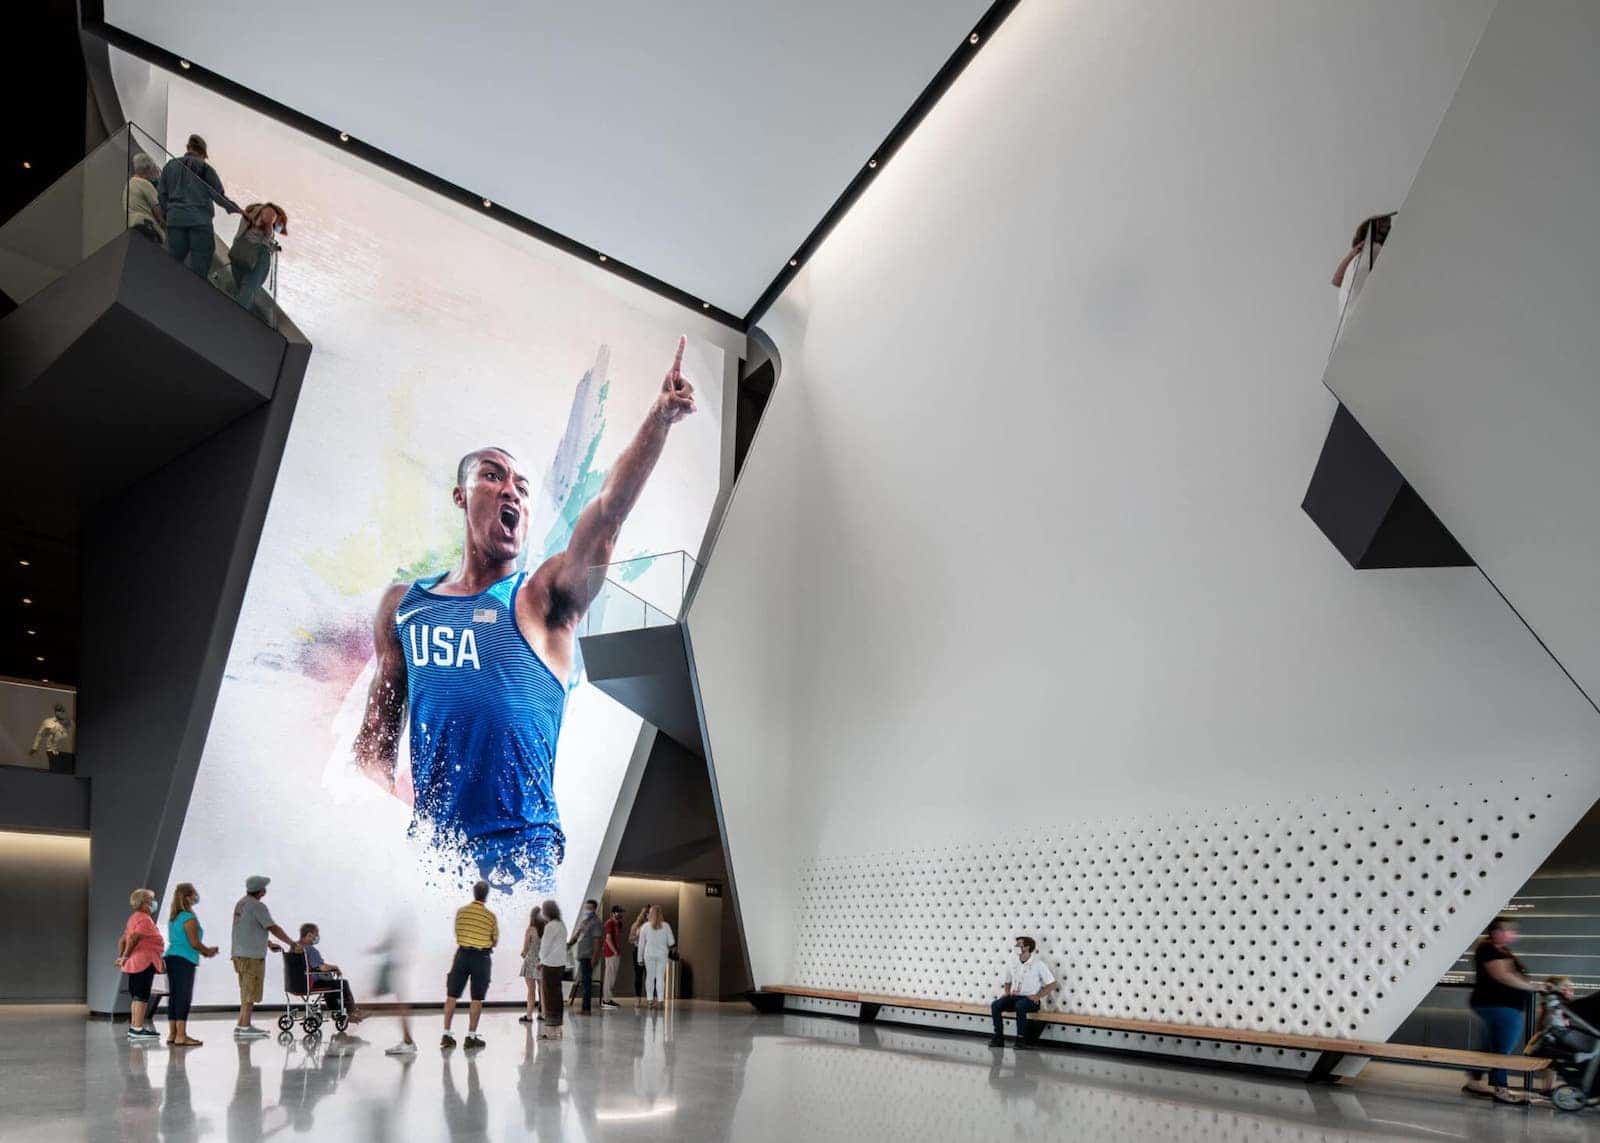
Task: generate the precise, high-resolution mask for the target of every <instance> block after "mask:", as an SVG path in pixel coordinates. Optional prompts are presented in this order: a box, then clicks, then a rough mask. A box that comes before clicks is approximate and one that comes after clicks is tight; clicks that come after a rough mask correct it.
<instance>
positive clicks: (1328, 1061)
mask: <svg viewBox="0 0 1600 1143" xmlns="http://www.w3.org/2000/svg"><path fill="white" fill-rule="evenodd" d="M1343 1062H1344V1053H1343V1052H1323V1053H1322V1055H1320V1056H1318V1057H1317V1062H1316V1063H1314V1064H1312V1065H1311V1071H1310V1072H1308V1073H1307V1074H1306V1082H1307V1083H1332V1082H1333V1081H1334V1079H1335V1078H1336V1077H1335V1076H1334V1074H1333V1069H1334V1068H1336V1067H1338V1066H1339V1065H1340V1064H1341V1063H1343Z"/></svg>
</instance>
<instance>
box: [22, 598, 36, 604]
mask: <svg viewBox="0 0 1600 1143" xmlns="http://www.w3.org/2000/svg"><path fill="white" fill-rule="evenodd" d="M22 602H23V604H24V606H26V605H27V604H30V603H32V602H33V600H31V599H29V598H28V597H27V596H23V597H22Z"/></svg>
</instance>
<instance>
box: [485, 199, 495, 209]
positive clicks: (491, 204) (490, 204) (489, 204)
mask: <svg viewBox="0 0 1600 1143" xmlns="http://www.w3.org/2000/svg"><path fill="white" fill-rule="evenodd" d="M493 205H494V203H492V202H490V201H489V200H488V199H484V200H483V209H484V210H488V209H489V208H490V207H492V206H493Z"/></svg>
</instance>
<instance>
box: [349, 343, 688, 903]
mask: <svg viewBox="0 0 1600 1143" xmlns="http://www.w3.org/2000/svg"><path fill="white" fill-rule="evenodd" d="M687 340H688V339H687V338H684V337H680V338H679V339H678V347H677V352H676V353H674V355H673V358H672V366H671V368H669V369H668V370H667V374H666V377H665V378H664V379H663V381H662V384H661V390H660V392H659V393H658V394H657V395H656V400H655V403H654V405H653V406H652V408H651V410H650V413H649V415H648V416H647V417H646V418H645V420H644V424H643V425H641V426H640V427H639V430H638V432H637V433H635V434H634V437H633V440H632V441H630V442H629V444H628V446H627V447H626V448H625V449H623V450H622V454H621V455H620V456H619V457H618V458H617V461H616V463H615V464H614V465H613V466H612V468H611V471H610V473H609V474H608V475H607V476H606V479H605V483H604V484H603V485H602V486H601V488H600V491H599V493H598V494H597V495H596V496H595V498H594V499H593V500H591V501H590V502H589V504H588V505H587V506H586V507H585V508H584V509H583V512H582V513H581V514H580V515H579V517H578V519H577V523H576V524H575V525H574V527H573V532H572V538H571V540H570V541H569V542H568V544H567V548H566V550H565V551H563V552H559V553H557V554H556V555H554V556H551V557H550V558H549V559H547V560H545V561H544V563H542V564H541V565H539V567H538V568H537V569H536V570H535V571H534V572H533V573H532V574H528V573H526V572H518V571H517V570H516V564H517V560H518V557H519V556H520V555H521V553H522V549H523V546H524V545H525V543H526V542H527V530H528V515H529V495H530V489H529V481H528V477H527V475H526V474H525V472H524V471H523V469H522V468H521V466H520V465H519V463H518V461H517V460H516V458H515V457H513V456H512V455H511V454H510V453H509V452H507V451H506V450H505V449H503V448H497V447H485V448H479V449H475V450H474V451H472V452H469V453H468V454H467V455H466V456H464V457H462V458H461V462H460V464H459V465H458V466H457V469H456V483H455V487H454V488H452V489H451V498H452V500H453V501H454V503H455V506H456V507H457V508H458V509H460V510H461V513H462V519H463V525H464V528H465V537H464V541H463V544H462V554H461V562H460V563H459V564H458V565H457V566H456V567H455V569H454V570H452V571H449V572H446V573H443V574H441V575H436V576H432V577H429V578H426V579H420V580H417V581H416V582H414V583H397V584H394V585H392V586H390V587H389V589H388V590H387V591H385V592H384V594H383V598H382V600H381V601H380V602H379V604H378V611H377V615H376V617H375V619H374V624H373V644H374V646H375V648H376V650H377V671H376V674H375V675H374V677H373V680H372V686H371V689H370V690H369V691H368V694H367V707H366V714H365V716H364V718H363V720H362V725H361V729H360V731H359V732H358V733H357V736H356V741H355V760H356V763H357V765H358V766H360V768H361V769H362V771H363V772H364V773H366V774H367V775H368V776H369V777H371V778H373V779H374V780H376V781H378V782H379V783H380V784H382V785H383V786H384V787H385V788H386V789H392V788H393V784H394V778H395V761H396V755H397V751H398V745H399V740H400V732H401V729H402V728H403V727H404V726H405V724H406V721H407V716H408V715H409V721H410V733H411V739H410V745H411V771H412V786H413V789H414V797H415V800H414V803H413V818H412V825H411V830H412V832H413V834H415V835H418V836H422V837H424V838H425V839H426V840H428V841H430V842H432V843H433V844H435V845H437V846H439V847H440V848H442V849H444V850H446V851H448V852H453V853H457V854H459V855H460V856H461V857H462V858H463V859H464V860H463V861H462V865H463V866H466V867H475V868H476V874H477V875H479V876H482V877H484V878H485V879H486V880H488V881H490V882H491V883H492V884H495V885H497V886H500V887H502V888H508V887H509V886H510V885H511V884H514V883H516V882H518V881H521V880H524V879H531V880H532V881H533V883H534V888H535V889H536V890H537V891H540V892H548V891H550V890H551V889H552V888H553V880H554V875H555V870H556V867H557V866H558V865H560V863H561V860H562V857H563V856H564V854H565V850H566V837H565V835H564V834H563V833H562V830H561V818H560V815H559V813H558V812H557V808H556V801H555V787H554V767H555V755H556V742H557V740H558V738H559V737H560V733H561V720H562V715H563V713H564V711H565V706H566V685H565V684H566V680H567V678H568V677H569V676H570V675H571V673H572V666H573V639H574V635H575V632H576V630H577V626H578V622H579V621H580V620H581V619H582V618H583V615H584V613H585V612H586V611H587V610H588V607H589V604H590V603H591V602H592V601H593V598H594V594H595V592H596V591H597V590H598V584H595V585H593V586H591V585H590V583H589V574H588V573H589V569H590V568H592V567H595V566H598V565H600V564H605V563H608V562H610V560H611V553H612V550H613V548H614V547H615V546H616V542H617V535H618V533H619V532H620V531H621V529H622V524H623V522H624V521H625V520H626V519H627V518H628V514H629V513H630V512H631V511H632V510H633V506H634V504H636V503H637V502H638V499H639V494H640V493H641V492H642V491H643V490H644V485H645V482H646V481H647V480H648V479H649V477H650V473H651V472H652V471H653V470H654V468H655V466H656V461H657V460H658V459H660V456H661V451H662V449H663V448H665V447H666V443H667V435H668V433H669V431H670V430H671V428H672V426H673V425H674V424H676V423H677V422H679V421H681V420H682V419H683V418H684V417H687V416H689V415H690V414H692V413H693V412H694V411H695V401H694V386H693V385H691V384H690V383H689V382H688V380H686V379H685V378H684V376H683V371H682V370H683V352H684V348H685V346H686V344H687Z"/></svg>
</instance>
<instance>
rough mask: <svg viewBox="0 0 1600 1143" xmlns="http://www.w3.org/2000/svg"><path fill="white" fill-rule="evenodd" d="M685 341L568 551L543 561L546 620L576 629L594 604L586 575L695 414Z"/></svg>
mask: <svg viewBox="0 0 1600 1143" xmlns="http://www.w3.org/2000/svg"><path fill="white" fill-rule="evenodd" d="M688 340H689V339H688V338H687V337H680V338H678V351H677V353H675V354H674V355H673V358H672V367H671V368H670V369H668V370H667V375H666V377H665V378H663V379H662V382H661V391H660V392H659V393H658V394H656V400H655V404H653V405H652V406H651V407H650V414H649V416H647V417H645V419H644V424H643V425H641V426H639V431H638V432H637V433H635V434H634V436H633V440H632V441H630V442H629V444H628V447H627V448H625V449H623V450H622V455H621V456H619V457H617V462H616V463H615V464H614V465H612V466H611V471H610V472H609V473H607V474H606V480H605V483H604V484H603V485H602V486H601V488H600V492H599V494H598V495H597V496H595V498H594V499H593V500H591V501H590V502H589V504H588V506H587V507H586V508H584V510H583V512H582V513H581V514H580V515H579V516H578V522H577V523H576V524H575V525H574V526H573V529H572V539H571V540H570V541H568V543H567V550H566V551H564V552H562V553H560V554H559V555H556V556H553V557H551V558H550V559H548V560H546V561H545V563H544V564H543V566H541V567H540V568H539V570H538V572H537V573H536V576H535V578H536V579H542V580H545V581H546V582H545V583H543V584H539V585H538V586H541V587H545V588H546V589H547V590H548V593H549V600H550V608H549V614H550V615H551V616H552V617H553V618H556V619H558V621H559V622H561V623H564V624H565V623H576V622H577V620H578V619H579V617H581V616H582V615H583V613H584V611H586V610H587V609H588V607H589V604H590V603H591V602H592V601H593V599H594V590H593V589H592V588H591V587H590V585H589V582H588V580H589V569H590V568H592V567H596V566H598V565H600V564H603V563H607V562H609V561H610V559H611V550H612V548H613V547H615V546H616V542H617V534H618V533H619V532H620V531H621V530H622V524H623V521H625V520H626V519H627V518H628V513H629V512H632V511H633V506H634V504H636V503H638V500H639V494H640V493H641V492H643V491H644V485H645V481H647V480H649V479H650V473H651V471H652V470H653V469H654V468H655V466H656V461H657V460H659V459H660V458H661V450H662V449H663V448H665V447H666V443H667V433H668V431H669V430H670V429H671V428H672V426H673V425H675V424H677V423H678V422H679V421H681V420H683V418H685V417H687V416H689V415H690V414H691V413H693V412H694V386H693V385H691V384H689V382H688V381H687V380H685V379H684V376H683V350H684V347H685V346H686V345H687V344H688Z"/></svg>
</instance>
